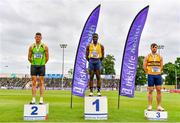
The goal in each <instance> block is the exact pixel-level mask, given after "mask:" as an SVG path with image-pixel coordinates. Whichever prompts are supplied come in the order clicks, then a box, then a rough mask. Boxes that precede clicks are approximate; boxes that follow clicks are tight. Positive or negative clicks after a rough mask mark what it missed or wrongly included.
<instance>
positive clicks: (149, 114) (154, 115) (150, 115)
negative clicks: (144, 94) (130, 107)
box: [144, 110, 168, 120]
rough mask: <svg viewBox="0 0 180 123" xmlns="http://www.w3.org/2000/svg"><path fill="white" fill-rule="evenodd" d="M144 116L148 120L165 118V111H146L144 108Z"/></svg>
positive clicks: (166, 116) (166, 117) (166, 115)
mask: <svg viewBox="0 0 180 123" xmlns="http://www.w3.org/2000/svg"><path fill="white" fill-rule="evenodd" d="M144 116H145V118H146V119H148V120H167V119H168V113H167V111H148V110H144Z"/></svg>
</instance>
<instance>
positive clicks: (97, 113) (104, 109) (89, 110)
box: [84, 96, 108, 120]
mask: <svg viewBox="0 0 180 123" xmlns="http://www.w3.org/2000/svg"><path fill="white" fill-rule="evenodd" d="M84 100H85V101H84V118H85V120H107V119H108V104H107V97H106V96H102V97H97V96H93V97H88V96H86V97H85V98H84Z"/></svg>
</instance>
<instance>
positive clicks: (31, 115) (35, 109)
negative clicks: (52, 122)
mask: <svg viewBox="0 0 180 123" xmlns="http://www.w3.org/2000/svg"><path fill="white" fill-rule="evenodd" d="M48 112H49V105H48V104H43V105H37V104H35V105H30V104H25V105H24V120H47V119H48Z"/></svg>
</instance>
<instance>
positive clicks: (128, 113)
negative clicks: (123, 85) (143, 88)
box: [0, 90, 180, 122]
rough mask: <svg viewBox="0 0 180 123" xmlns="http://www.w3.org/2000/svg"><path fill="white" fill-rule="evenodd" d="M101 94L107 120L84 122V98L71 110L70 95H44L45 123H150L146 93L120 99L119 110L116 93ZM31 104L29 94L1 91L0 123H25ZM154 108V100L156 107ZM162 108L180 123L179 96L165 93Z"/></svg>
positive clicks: (58, 92)
mask: <svg viewBox="0 0 180 123" xmlns="http://www.w3.org/2000/svg"><path fill="white" fill-rule="evenodd" d="M102 94H103V95H106V96H107V97H108V113H109V118H108V120H106V121H87V120H84V118H83V113H84V107H83V105H84V100H83V98H80V97H77V96H73V109H71V108H70V91H60V90H48V91H45V97H44V100H45V102H48V103H49V119H48V120H47V121H44V122H58V121H59V122H149V121H147V120H146V119H145V118H144V109H145V108H146V104H147V98H146V93H141V92H136V94H135V98H127V97H120V109H119V110H118V109H117V97H118V96H117V95H118V94H117V91H103V92H102ZM38 95H39V93H38ZM154 96H155V94H154ZM30 100H31V91H30V90H0V122H24V121H23V106H24V104H26V103H29V101H30ZM37 100H39V97H38V98H37ZM155 104H156V103H155V98H154V107H155ZM163 107H165V109H166V110H167V111H168V116H169V117H168V121H169V122H180V94H176V93H174V94H173V93H163Z"/></svg>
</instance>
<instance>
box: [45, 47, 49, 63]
mask: <svg viewBox="0 0 180 123" xmlns="http://www.w3.org/2000/svg"><path fill="white" fill-rule="evenodd" d="M45 56H46V57H45V58H46V63H47V62H48V60H49V50H48V47H47V46H45Z"/></svg>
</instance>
